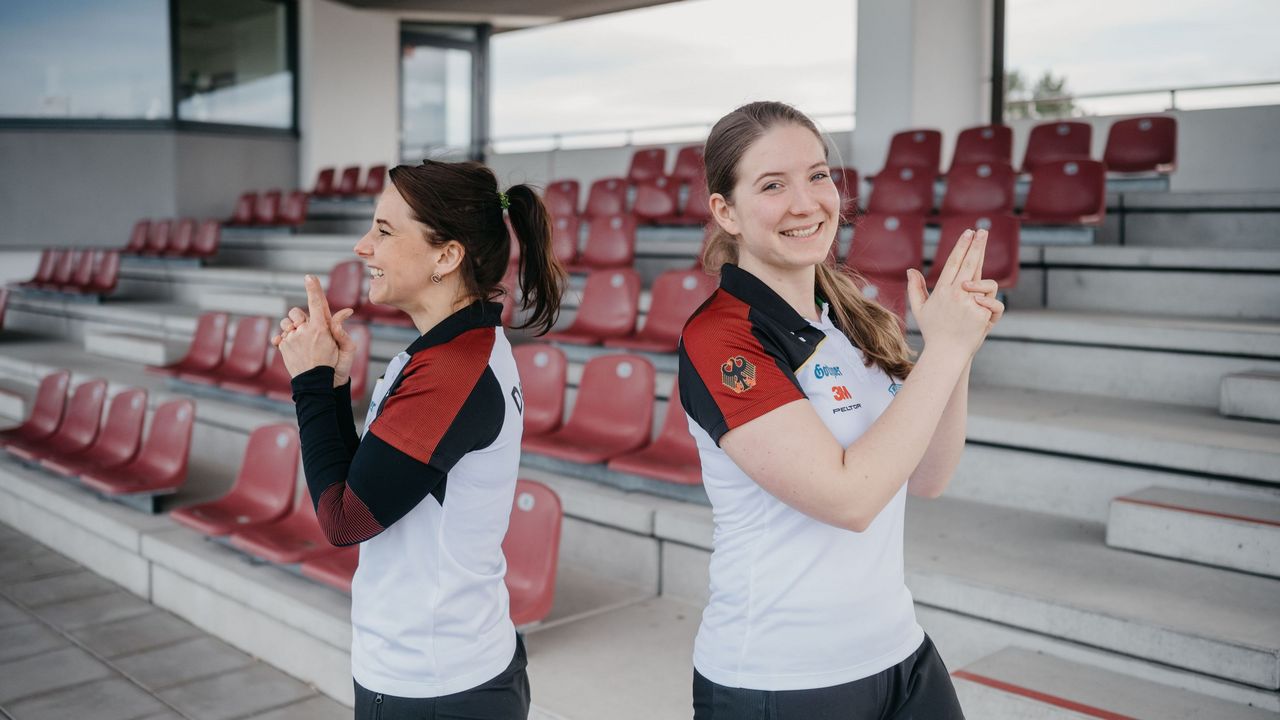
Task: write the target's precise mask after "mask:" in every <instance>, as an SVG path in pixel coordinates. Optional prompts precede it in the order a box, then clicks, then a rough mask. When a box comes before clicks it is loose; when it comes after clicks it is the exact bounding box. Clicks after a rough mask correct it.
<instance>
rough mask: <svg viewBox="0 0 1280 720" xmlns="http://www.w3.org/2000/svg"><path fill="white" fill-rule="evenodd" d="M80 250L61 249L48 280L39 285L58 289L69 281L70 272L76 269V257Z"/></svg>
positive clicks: (48, 288) (49, 288)
mask: <svg viewBox="0 0 1280 720" xmlns="http://www.w3.org/2000/svg"><path fill="white" fill-rule="evenodd" d="M81 252H82V251H80V250H63V251H62V253H61V254H60V255H58V262H57V264H56V265H54V266H53V274H52V275H51V276H50V277H49V280H48V282H45V283H44V284H43V285H41V287H42V288H44V289H46V290H58V289H60V288H62V287H63V286H65V285H69V284H70V283H71V274H72V273H74V272H75V269H76V258H78V257H79V256H80V253H81Z"/></svg>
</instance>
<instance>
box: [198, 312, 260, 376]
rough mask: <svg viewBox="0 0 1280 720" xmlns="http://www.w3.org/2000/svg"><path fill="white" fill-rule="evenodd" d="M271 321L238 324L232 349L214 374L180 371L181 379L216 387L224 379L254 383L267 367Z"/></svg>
mask: <svg viewBox="0 0 1280 720" xmlns="http://www.w3.org/2000/svg"><path fill="white" fill-rule="evenodd" d="M270 335H271V320H270V319H268V318H267V316H265V315H255V316H253V317H245V318H240V321H239V322H237V323H236V331H235V337H233V338H232V339H231V348H230V349H229V350H227V355H226V357H224V358H223V359H222V364H220V365H218V366H217V367H216V368H214V369H213V370H211V371H208V372H201V371H186V372H179V373H178V379H179V380H185V381H187V382H193V383H199V384H201V385H216V384H217V383H219V382H222V381H224V380H232V381H234V380H250V379H253V378H255V377H257V376H258V375H260V374H262V371H263V370H265V369H266V367H267V347H268V340H269V339H270Z"/></svg>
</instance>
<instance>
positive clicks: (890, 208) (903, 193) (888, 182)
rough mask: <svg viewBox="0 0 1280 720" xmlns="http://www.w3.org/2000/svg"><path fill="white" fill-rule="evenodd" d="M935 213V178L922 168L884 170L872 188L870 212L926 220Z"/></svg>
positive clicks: (868, 207) (869, 201) (868, 205)
mask: <svg viewBox="0 0 1280 720" xmlns="http://www.w3.org/2000/svg"><path fill="white" fill-rule="evenodd" d="M932 209H933V175H932V174H930V173H929V172H927V171H925V170H922V169H921V168H910V167H899V168H885V169H884V170H882V171H880V174H879V175H877V176H876V181H875V184H874V185H872V186H871V199H870V200H868V201H867V212H869V213H873V214H876V215H919V216H922V217H923V216H925V215H928V214H929V211H930V210H932Z"/></svg>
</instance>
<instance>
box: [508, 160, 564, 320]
mask: <svg viewBox="0 0 1280 720" xmlns="http://www.w3.org/2000/svg"><path fill="white" fill-rule="evenodd" d="M507 199H508V201H509V202H510V205H511V207H510V208H509V209H508V210H507V216H508V217H509V218H510V220H511V229H512V230H514V231H515V237H516V241H517V242H519V243H520V272H519V278H520V291H521V297H520V308H521V309H522V310H525V311H530V310H531V311H532V312H530V313H529V315H528V317H527V318H526V320H525V321H524V323H522V324H520V325H517V326H516V327H518V328H530V327H532V328H536V330H537V334H538V335H541V334H543V333H545V332H547V331H548V330H550V329H551V327H552V326H553V325H555V324H556V318H557V317H559V315H560V297H561V295H562V294H563V293H564V286H565V282H566V277H567V276H566V275H565V271H564V268H562V267H560V261H558V260H556V256H555V253H554V252H553V251H552V249H551V213H549V212H547V206H546V205H544V204H542V198H541V197H540V196H539V195H538V193H536V192H534V190H533V188H531V187H529V186H528V185H524V184H521V185H512V186H511V187H510V188H507Z"/></svg>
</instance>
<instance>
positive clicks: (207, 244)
mask: <svg viewBox="0 0 1280 720" xmlns="http://www.w3.org/2000/svg"><path fill="white" fill-rule="evenodd" d="M221 238H222V227H221V226H220V225H219V224H218V221H217V220H205V221H204V222H202V223H200V225H199V227H198V228H196V236H195V239H194V240H192V241H191V252H190V253H189V254H190V255H191V256H192V257H197V258H211V257H213V256H214V255H217V254H218V243H219V242H220V240H221Z"/></svg>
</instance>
